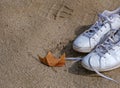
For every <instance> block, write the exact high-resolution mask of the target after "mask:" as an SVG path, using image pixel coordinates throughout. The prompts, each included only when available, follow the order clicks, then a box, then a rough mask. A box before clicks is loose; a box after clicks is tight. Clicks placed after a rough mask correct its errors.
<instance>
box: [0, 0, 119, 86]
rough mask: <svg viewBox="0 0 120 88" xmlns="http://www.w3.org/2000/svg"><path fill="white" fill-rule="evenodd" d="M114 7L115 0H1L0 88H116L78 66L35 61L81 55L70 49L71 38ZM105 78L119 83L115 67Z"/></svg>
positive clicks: (117, 2) (106, 73)
mask: <svg viewBox="0 0 120 88" xmlns="http://www.w3.org/2000/svg"><path fill="white" fill-rule="evenodd" d="M119 6H120V0H0V88H120V86H119V85H117V84H115V83H113V82H111V81H108V80H106V79H104V78H101V77H99V76H97V75H96V74H95V73H93V72H90V71H87V70H85V69H84V68H82V67H81V65H80V63H75V64H73V62H71V61H67V63H66V66H64V67H55V68H51V67H48V66H46V65H43V64H42V63H40V62H39V60H38V57H37V55H38V54H39V55H41V56H43V57H44V56H45V55H46V54H47V52H48V51H51V52H53V54H54V55H55V56H60V55H61V54H62V53H64V52H65V53H66V54H67V57H70V56H75V57H76V56H84V55H85V54H81V53H77V52H75V51H74V50H73V49H72V42H73V40H74V39H75V37H76V36H78V35H79V34H80V33H82V32H83V31H84V30H86V29H88V28H89V26H90V25H91V24H93V23H94V22H95V20H96V18H97V14H98V13H101V12H102V11H104V10H105V9H108V10H113V9H115V8H117V7H119ZM104 74H105V75H108V76H110V77H112V78H114V79H116V80H118V81H120V69H119V68H118V69H115V70H113V71H110V72H105V73H104Z"/></svg>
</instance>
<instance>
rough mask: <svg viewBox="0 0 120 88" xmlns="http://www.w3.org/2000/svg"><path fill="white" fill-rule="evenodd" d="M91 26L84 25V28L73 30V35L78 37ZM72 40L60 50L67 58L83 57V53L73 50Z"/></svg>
mask: <svg viewBox="0 0 120 88" xmlns="http://www.w3.org/2000/svg"><path fill="white" fill-rule="evenodd" d="M90 26H91V25H87V26H86V25H85V26H82V27H81V26H79V27H77V28H76V29H75V35H76V37H78V35H80V34H81V33H83V32H84V31H85V30H87V29H88V28H89V27H90ZM76 37H75V38H74V39H76ZM73 41H74V40H70V41H69V43H68V44H67V45H66V46H65V47H64V48H63V49H62V50H61V54H62V53H64V52H65V53H66V56H67V57H78V56H81V57H83V56H85V55H86V54H85V53H79V52H76V51H74V50H73V47H72V44H73Z"/></svg>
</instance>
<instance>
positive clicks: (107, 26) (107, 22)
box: [73, 8, 120, 53]
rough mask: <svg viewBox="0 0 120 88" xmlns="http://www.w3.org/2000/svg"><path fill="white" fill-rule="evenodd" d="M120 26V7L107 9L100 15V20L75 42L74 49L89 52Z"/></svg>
mask: <svg viewBox="0 0 120 88" xmlns="http://www.w3.org/2000/svg"><path fill="white" fill-rule="evenodd" d="M119 28H120V8H118V9H116V10H114V11H108V10H105V11H104V12H103V13H102V14H100V15H99V19H98V21H96V23H95V24H94V25H93V26H92V27H90V28H89V29H88V30H87V31H85V32H84V33H82V34H81V35H80V36H78V37H77V39H76V40H75V41H74V43H73V49H74V50H76V51H78V52H84V53H88V52H90V51H91V50H92V49H93V48H95V46H96V45H97V44H100V42H101V41H104V39H105V37H107V36H106V34H109V32H110V31H114V29H119Z"/></svg>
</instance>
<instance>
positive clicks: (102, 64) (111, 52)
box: [73, 8, 120, 82]
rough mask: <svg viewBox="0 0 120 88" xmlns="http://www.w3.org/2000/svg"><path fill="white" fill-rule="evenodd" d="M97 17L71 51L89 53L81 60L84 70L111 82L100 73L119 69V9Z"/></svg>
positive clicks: (79, 37) (78, 38)
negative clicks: (93, 72)
mask: <svg viewBox="0 0 120 88" xmlns="http://www.w3.org/2000/svg"><path fill="white" fill-rule="evenodd" d="M98 16H99V19H98V21H96V23H95V24H94V25H92V26H91V27H90V28H89V29H88V30H86V31H85V32H84V33H82V34H81V35H79V36H78V37H77V38H76V40H75V41H74V42H73V49H74V50H76V51H78V52H83V53H89V54H88V55H87V56H85V57H84V58H82V66H83V67H84V68H86V69H88V70H91V71H95V72H96V73H97V74H99V75H100V76H102V77H104V78H107V79H109V80H113V79H112V78H109V77H107V76H104V75H103V74H101V73H100V72H101V71H109V70H113V69H115V68H118V67H120V8H118V9H116V10H114V11H108V10H105V11H104V12H103V13H101V14H100V15H98ZM99 71H100V72H99ZM113 81H115V80H113ZM115 82H116V81H115Z"/></svg>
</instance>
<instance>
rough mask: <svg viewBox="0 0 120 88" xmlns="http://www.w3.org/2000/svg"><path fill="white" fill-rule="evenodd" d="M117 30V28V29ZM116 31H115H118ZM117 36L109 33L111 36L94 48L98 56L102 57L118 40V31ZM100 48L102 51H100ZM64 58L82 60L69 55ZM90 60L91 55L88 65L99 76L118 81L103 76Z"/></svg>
mask: <svg viewBox="0 0 120 88" xmlns="http://www.w3.org/2000/svg"><path fill="white" fill-rule="evenodd" d="M118 31H119V30H118ZM118 31H117V32H118ZM116 35H117V36H115V35H113V34H112V35H111V37H109V38H108V39H107V40H106V41H105V42H104V43H103V44H101V45H99V46H98V47H97V48H96V49H95V52H97V54H98V55H99V56H100V57H102V56H103V54H105V53H106V52H109V49H112V46H113V45H114V43H116V42H118V41H120V37H119V36H120V33H118V34H116ZM101 50H102V51H101ZM66 60H75V61H76V62H77V61H81V60H82V58H80V57H75V58H74V57H71V58H66ZM90 60H91V57H90V59H89V65H90V67H91V68H92V69H93V71H95V72H96V73H97V74H98V75H99V76H101V77H103V78H105V79H107V80H111V81H114V82H116V83H118V81H116V80H114V79H112V78H110V77H108V76H105V75H103V74H102V73H100V72H99V71H98V70H97V69H95V68H94V66H92V64H91V62H90Z"/></svg>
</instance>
